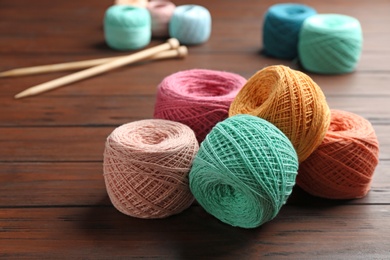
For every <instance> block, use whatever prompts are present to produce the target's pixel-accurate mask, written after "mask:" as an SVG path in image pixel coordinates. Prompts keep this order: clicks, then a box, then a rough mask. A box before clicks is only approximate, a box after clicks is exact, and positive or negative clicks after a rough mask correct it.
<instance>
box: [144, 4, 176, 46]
mask: <svg viewBox="0 0 390 260" xmlns="http://www.w3.org/2000/svg"><path fill="white" fill-rule="evenodd" d="M147 8H148V10H149V12H150V15H151V17H152V37H154V38H168V37H169V22H170V20H171V17H172V15H173V12H174V11H175V8H176V5H175V4H174V3H172V2H170V1H166V0H154V1H149V2H148V5H147Z"/></svg>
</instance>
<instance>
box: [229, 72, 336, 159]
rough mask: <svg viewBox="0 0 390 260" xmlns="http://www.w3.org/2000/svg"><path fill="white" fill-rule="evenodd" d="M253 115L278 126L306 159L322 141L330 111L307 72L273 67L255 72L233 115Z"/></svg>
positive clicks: (243, 90) (328, 122)
mask: <svg viewBox="0 0 390 260" xmlns="http://www.w3.org/2000/svg"><path fill="white" fill-rule="evenodd" d="M236 114H250V115H254V116H258V117H261V118H263V119H266V120H267V121H269V122H271V123H272V124H274V125H275V126H277V127H278V128H279V129H280V130H282V132H283V133H284V134H285V135H286V136H287V137H288V138H289V139H290V141H291V142H292V144H293V145H294V147H295V149H296V151H297V154H298V158H299V161H300V162H302V161H304V160H305V159H306V158H307V157H308V156H309V155H310V154H311V153H312V152H313V151H314V150H315V149H316V148H317V147H318V146H319V145H320V144H321V142H322V140H323V139H324V136H325V133H326V131H327V130H328V127H329V124H330V110H329V107H328V104H327V103H326V100H325V96H324V94H323V92H322V90H321V89H320V87H319V86H318V85H317V84H316V83H315V82H314V81H313V80H312V79H311V78H310V77H309V76H307V75H306V74H304V73H302V72H299V71H296V70H292V69H290V68H288V67H285V66H270V67H266V68H264V69H262V70H260V71H258V72H257V73H256V74H255V75H253V76H252V77H251V78H250V79H249V80H248V82H247V83H246V84H245V85H244V87H243V88H242V89H241V90H240V92H239V93H238V94H237V96H236V98H235V99H234V101H233V102H232V104H231V106H230V110H229V116H233V115H236Z"/></svg>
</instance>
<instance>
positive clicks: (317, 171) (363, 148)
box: [297, 110, 379, 199]
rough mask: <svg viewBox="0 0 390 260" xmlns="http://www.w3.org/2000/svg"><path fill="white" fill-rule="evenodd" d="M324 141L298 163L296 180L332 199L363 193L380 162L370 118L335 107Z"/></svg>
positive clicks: (321, 195) (351, 197)
mask: <svg viewBox="0 0 390 260" xmlns="http://www.w3.org/2000/svg"><path fill="white" fill-rule="evenodd" d="M331 112H332V119H331V124H330V127H329V130H328V132H327V134H326V135H325V138H324V141H323V142H322V144H321V145H320V146H319V147H318V148H317V150H316V151H314V152H313V154H312V155H310V157H309V158H308V159H307V160H305V161H304V162H303V163H302V164H301V165H300V166H299V174H298V177H297V184H298V185H299V186H300V187H301V188H302V189H304V190H305V191H307V192H308V193H310V194H312V195H314V196H319V197H323V198H329V199H354V198H361V197H364V196H365V195H366V194H367V193H368V191H369V189H370V186H371V180H372V176H373V174H374V171H375V167H376V166H377V165H378V156H379V144H378V140H377V137H376V135H375V131H374V129H373V127H372V125H371V124H370V122H369V121H367V120H366V119H364V118H362V117H361V116H359V115H356V114H353V113H350V112H346V111H341V110H332V111H331Z"/></svg>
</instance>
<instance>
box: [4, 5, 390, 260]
mask: <svg viewBox="0 0 390 260" xmlns="http://www.w3.org/2000/svg"><path fill="white" fill-rule="evenodd" d="M112 3H113V1H108V0H102V1H93V0H79V1H50V0H40V1H35V2H34V4H32V3H31V1H28V0H18V1H13V0H2V1H0V17H1V22H0V39H1V40H0V57H1V59H0V71H5V70H9V69H14V68H19V67H27V66H36V65H45V64H53V63H60V62H70V61H78V60H86V59H96V58H104V57H111V56H115V55H125V54H130V53H131V52H118V51H114V50H112V49H110V48H108V46H107V45H106V44H105V42H104V36H103V27H102V21H103V20H102V19H103V16H104V12H105V10H106V9H107V8H108V7H109V6H110V5H112ZM174 3H175V4H176V5H181V4H187V3H188V2H186V1H183V0H177V1H174ZM192 3H194V4H199V5H203V6H205V7H206V8H208V9H209V10H210V13H211V15H212V18H213V25H212V26H213V27H212V34H211V37H210V39H209V41H207V42H206V43H205V44H203V45H198V46H190V48H189V56H188V57H187V58H185V59H184V60H165V61H153V62H140V63H137V64H133V65H129V66H125V67H123V68H118V69H116V70H113V71H111V72H109V73H106V74H103V75H99V76H96V77H92V78H90V79H88V80H85V81H80V82H77V83H74V84H71V85H69V86H66V87H63V88H59V89H57V90H55V91H51V92H48V93H44V94H42V95H39V96H36V97H31V98H27V99H22V100H14V99H13V96H14V95H15V94H16V93H18V92H20V91H22V90H24V89H26V88H28V87H30V86H33V85H37V84H40V83H43V82H46V81H49V80H52V79H55V78H58V77H62V76H65V75H67V74H68V73H66V72H56V73H50V74H43V75H31V76H23V77H17V78H2V79H0V90H1V91H0V104H1V106H0V259H130V258H136V259H138V258H143V259H259V258H269V259H388V258H389V252H390V251H389V248H390V235H389V234H390V224H389V223H390V222H389V221H388V220H389V218H390V135H389V133H390V88H389V82H390V63H389V62H388V61H389V60H390V45H389V44H388V43H389V42H390V27H389V26H388V24H390V16H389V10H390V9H389V8H390V3H389V1H388V0H375V4H373V2H372V1H365V0H356V1H339V0H328V1H320V0H303V1H300V3H304V4H307V5H310V6H312V7H314V8H315V9H317V11H318V12H320V13H341V14H346V15H350V16H354V17H356V18H357V19H359V21H360V22H361V25H362V28H363V36H364V45H363V52H362V57H361V60H360V61H359V63H358V66H357V69H356V71H355V72H353V73H350V74H346V75H337V76H327V75H318V74H313V73H308V74H309V76H311V77H312V78H313V80H314V81H315V82H317V84H318V85H319V86H320V87H321V89H322V90H323V92H324V93H325V95H326V97H327V101H328V104H329V106H330V107H331V108H334V109H342V110H348V111H351V112H354V113H357V114H359V115H361V116H363V117H365V118H367V119H368V120H370V122H371V123H372V124H373V127H374V129H375V130H376V133H377V136H378V139H379V143H380V163H379V165H378V167H377V168H376V171H375V174H374V179H373V182H372V187H371V191H370V192H369V193H368V195H367V196H366V197H364V198H362V199H356V200H347V201H333V200H325V199H320V198H316V197H313V196H310V195H308V194H306V193H305V192H304V191H302V190H301V189H299V188H298V187H295V189H294V191H293V193H292V196H291V197H290V199H289V200H288V202H287V204H286V205H285V206H284V207H283V208H282V210H281V212H280V213H279V214H278V215H277V217H276V218H275V219H274V220H272V221H270V222H268V223H266V224H264V225H263V226H261V227H259V228H257V229H251V230H246V229H239V228H234V227H230V226H228V225H225V224H223V223H221V222H220V221H218V220H217V219H215V218H213V217H212V216H210V215H209V214H207V213H206V212H205V211H204V210H203V209H202V208H201V207H200V206H199V205H198V204H196V203H194V205H193V206H191V207H190V208H189V209H188V210H186V211H185V212H183V213H182V214H179V215H176V216H172V217H169V218H167V219H160V220H142V219H136V218H131V217H128V216H125V215H123V214H121V213H120V212H118V211H117V210H116V209H115V208H114V207H113V206H112V205H111V202H110V200H109V198H108V196H107V193H106V190H105V184H104V179H103V176H102V174H103V169H102V163H103V150H104V143H105V140H106V138H107V136H108V135H109V134H110V133H111V131H113V130H114V129H115V127H117V126H119V125H121V124H123V123H128V122H131V121H135V120H140V119H145V118H151V117H152V116H153V110H154V102H155V99H156V91H157V89H156V88H157V86H158V84H159V83H160V82H161V81H162V80H163V78H164V77H166V76H168V75H170V74H172V73H175V72H177V71H180V70H186V69H192V68H204V69H214V70H224V71H230V72H234V73H237V74H239V75H241V76H243V77H245V78H249V77H250V76H252V75H253V74H254V73H255V72H256V71H258V70H260V69H262V68H263V67H265V66H269V65H276V64H283V65H286V66H290V67H291V68H293V69H301V67H300V65H299V63H298V62H297V61H296V60H295V61H286V60H278V59H273V58H270V57H265V56H263V55H262V54H261V40H262V35H261V34H262V32H261V30H262V19H263V15H264V13H265V12H266V10H267V8H268V7H269V6H270V5H272V4H274V3H275V1H271V0H264V1H258V0H243V1H234V0H215V1H206V0H197V1H194V2H192ZM163 41H164V40H153V41H152V42H151V44H150V46H155V45H158V44H160V43H162V42H163Z"/></svg>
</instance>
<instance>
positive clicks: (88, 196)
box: [0, 161, 390, 208]
mask: <svg viewBox="0 0 390 260" xmlns="http://www.w3.org/2000/svg"><path fill="white" fill-rule="evenodd" d="M389 168H390V161H381V162H380V164H379V165H378V167H377V169H376V171H375V174H374V179H373V183H372V186H371V191H370V192H369V193H368V194H367V196H366V197H364V198H362V199H356V200H350V201H341V202H338V203H340V204H341V205H347V204H360V205H363V204H389V201H390V173H389V171H388V169H389ZM0 183H1V185H0V194H1V196H0V208H4V207H5V208H7V207H17V208H22V207H48V206H61V207H65V206H67V207H69V206H88V205H90V206H107V205H111V203H110V201H109V199H108V197H107V192H106V188H105V184H104V178H103V166H102V162H90V163H83V162H77V163H76V162H74V163H66V162H65V163H0ZM332 203H335V201H331V200H323V199H319V198H314V197H312V196H310V195H308V194H306V193H305V192H303V191H302V190H300V189H299V188H295V189H294V192H293V194H292V195H291V197H290V199H289V201H288V204H289V205H310V206H316V205H328V204H332Z"/></svg>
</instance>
